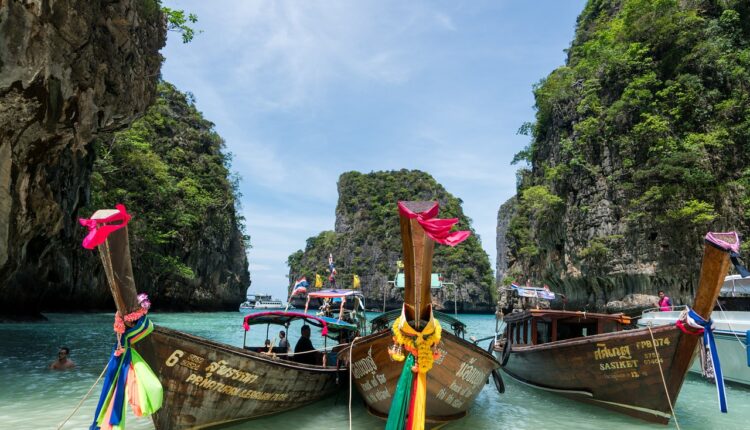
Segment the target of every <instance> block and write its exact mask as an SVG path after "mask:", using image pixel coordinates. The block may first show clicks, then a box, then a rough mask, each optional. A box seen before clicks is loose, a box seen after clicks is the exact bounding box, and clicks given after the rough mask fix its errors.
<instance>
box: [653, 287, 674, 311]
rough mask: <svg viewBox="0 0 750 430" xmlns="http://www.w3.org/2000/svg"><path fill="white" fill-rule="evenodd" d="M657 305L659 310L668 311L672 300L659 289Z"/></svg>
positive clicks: (670, 308)
mask: <svg viewBox="0 0 750 430" xmlns="http://www.w3.org/2000/svg"><path fill="white" fill-rule="evenodd" d="M657 306H659V310H660V311H664V312H668V311H671V310H672V300H671V299H670V298H669V296H667V295H666V294H664V291H659V303H658V304H657Z"/></svg>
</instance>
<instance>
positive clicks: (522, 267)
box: [508, 0, 750, 293]
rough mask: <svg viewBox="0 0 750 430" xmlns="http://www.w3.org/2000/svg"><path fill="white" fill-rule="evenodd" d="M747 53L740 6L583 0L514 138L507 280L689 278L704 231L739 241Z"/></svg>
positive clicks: (745, 173) (744, 207) (746, 151)
mask: <svg viewBox="0 0 750 430" xmlns="http://www.w3.org/2000/svg"><path fill="white" fill-rule="evenodd" d="M749 43H750V3H748V2H745V1H731V0H730V1H715V0H702V1H699V0H696V1H678V0H660V1H651V0H590V1H589V2H588V4H587V5H586V7H585V9H584V10H583V12H582V13H581V15H580V17H579V19H578V25H577V31H576V37H575V40H574V41H573V43H572V45H571V48H570V50H569V51H568V61H567V64H566V65H565V66H563V67H560V68H558V69H556V70H555V71H553V72H552V73H551V74H550V75H549V76H547V77H546V78H545V79H543V80H542V81H541V82H540V83H539V84H538V85H536V86H535V88H534V96H535V99H536V109H537V113H536V121H535V122H534V123H530V124H526V125H524V126H523V127H522V130H521V132H525V133H528V134H530V135H531V143H530V145H529V146H528V147H527V148H526V149H524V150H523V151H521V152H520V153H519V154H517V156H516V161H526V162H528V163H529V164H530V167H531V169H530V170H522V171H521V172H520V174H519V183H518V193H517V196H518V202H519V203H518V210H517V212H516V216H515V217H514V218H513V220H512V221H511V223H510V224H511V225H510V228H509V232H508V246H509V248H510V249H511V251H512V253H513V255H514V258H515V261H514V262H513V264H512V266H513V267H512V268H511V271H515V273H526V274H533V275H535V276H539V277H545V278H547V279H550V280H553V281H554V280H555V279H558V280H559V279H560V277H561V276H562V277H565V276H566V275H568V276H570V275H572V276H578V275H583V276H602V275H608V274H612V273H624V272H632V273H638V272H642V271H644V270H646V271H648V272H650V273H651V274H653V273H654V271H655V270H656V272H657V273H656V274H657V276H660V275H661V276H664V277H665V278H668V277H670V276H673V277H681V278H683V279H691V276H692V275H691V274H692V272H694V271H695V268H696V267H697V263H698V261H697V259H698V258H699V256H700V253H699V248H698V247H699V244H700V239H701V238H702V236H703V234H705V232H706V231H707V230H709V229H725V228H728V229H737V230H740V231H743V230H746V228H747V227H748V224H749V221H750V169H749V168H748V162H747V160H748V159H749V158H748V156H750V146H748V142H750V86H749V85H748V82H750V45H749ZM745 246H746V248H745V249H747V246H748V244H747V243H746V245H745ZM687 290H688V291H686V292H688V293H689V288H688V289H687Z"/></svg>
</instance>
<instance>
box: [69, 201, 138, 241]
mask: <svg viewBox="0 0 750 430" xmlns="http://www.w3.org/2000/svg"><path fill="white" fill-rule="evenodd" d="M115 209H117V211H118V212H117V213H116V214H112V215H110V216H108V217H107V218H102V219H87V218H79V219H78V222H80V223H81V225H82V226H84V227H86V228H88V229H89V234H87V235H86V237H85V238H83V247H84V248H86V249H94V248H96V247H97V246H99V245H101V244H102V243H104V241H105V240H107V236H109V234H110V233H112V232H113V231H117V230H119V229H121V228H123V227H125V226H126V225H128V222H129V221H130V215H129V214H128V213H127V212H126V210H125V205H123V204H117V205H115ZM115 221H122V222H121V223H120V224H109V223H111V222H115Z"/></svg>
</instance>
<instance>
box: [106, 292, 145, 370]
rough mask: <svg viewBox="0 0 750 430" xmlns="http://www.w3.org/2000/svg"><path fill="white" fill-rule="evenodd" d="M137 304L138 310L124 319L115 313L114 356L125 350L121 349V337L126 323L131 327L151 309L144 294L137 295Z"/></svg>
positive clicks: (118, 313)
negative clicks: (115, 344) (115, 343)
mask: <svg viewBox="0 0 750 430" xmlns="http://www.w3.org/2000/svg"><path fill="white" fill-rule="evenodd" d="M138 304H139V305H140V306H141V308H140V309H138V310H137V311H135V312H131V313H129V314H127V315H125V317H123V316H122V315H120V312H119V311H117V312H115V323H114V330H115V333H117V349H116V350H115V356H118V357H119V356H120V354H122V353H123V352H124V351H125V349H124V348H123V347H122V342H120V341H121V339H122V335H123V333H125V323H128V325H133V323H135V322H136V321H138V320H139V319H141V317H143V316H144V315H146V314H147V313H148V310H149V309H150V308H151V302H150V301H149V300H148V295H146V294H145V293H141V294H138Z"/></svg>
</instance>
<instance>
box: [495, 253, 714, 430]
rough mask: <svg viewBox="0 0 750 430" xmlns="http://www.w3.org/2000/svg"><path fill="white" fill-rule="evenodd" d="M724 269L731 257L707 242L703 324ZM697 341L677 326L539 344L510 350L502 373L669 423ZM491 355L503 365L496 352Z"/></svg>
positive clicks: (698, 304)
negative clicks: (672, 408) (496, 357)
mask: <svg viewBox="0 0 750 430" xmlns="http://www.w3.org/2000/svg"><path fill="white" fill-rule="evenodd" d="M728 269H729V253H728V252H727V251H724V250H721V249H718V248H717V247H715V246H713V245H711V244H708V243H707V244H706V245H705V248H704V254H703V262H702V265H701V273H700V280H699V282H698V289H697V291H696V295H695V300H694V303H693V309H694V310H695V311H696V312H697V313H698V314H699V315H701V316H702V317H704V318H705V319H708V318H710V316H711V311H712V309H713V306H714V303H715V302H716V299H717V298H718V296H719V292H720V290H721V285H722V284H723V282H724V277H725V276H726V274H727V271H728ZM649 330H651V332H650V331H649ZM652 334H653V337H654V339H655V342H656V349H657V350H658V358H657V353H656V352H655V351H654V346H653V342H652ZM699 339H700V337H699V336H691V335H686V334H683V333H682V332H681V331H680V330H679V329H678V328H677V327H675V326H661V327H655V328H651V329H649V328H643V329H637V330H625V331H618V332H613V333H603V334H598V335H594V336H588V337H582V338H576V339H567V340H561V341H556V342H549V343H544V344H540V345H529V346H526V345H512V346H511V350H510V355H509V358H508V361H507V363H506V365H505V366H504V367H503V371H505V373H507V374H508V375H510V376H512V377H514V378H516V379H517V380H519V381H522V382H524V383H527V384H529V385H532V386H535V387H537V388H542V389H548V390H551V391H555V392H557V393H559V394H563V395H566V396H569V397H572V398H575V399H577V400H582V401H585V402H589V403H593V404H596V405H599V406H603V407H606V408H609V409H613V410H617V411H619V412H623V413H626V414H628V415H632V416H635V417H638V418H642V419H644V420H648V421H654V422H659V423H667V422H669V419H670V417H671V411H670V406H669V403H670V401H671V403H672V405H674V404H675V402H676V401H677V396H678V395H679V393H680V389H681V388H682V383H683V382H684V380H685V375H686V373H687V371H688V368H689V367H690V363H691V361H692V359H693V353H694V352H695V348H696V345H697V344H698V341H699ZM495 354H496V355H497V356H498V357H500V359H501V360H502V349H501V348H500V347H496V350H495ZM659 364H661V370H662V372H663V374H664V378H663V379H662V376H661V374H660V372H659ZM665 387H666V388H665ZM667 393H669V396H668V397H667Z"/></svg>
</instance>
